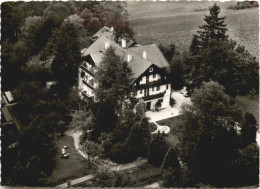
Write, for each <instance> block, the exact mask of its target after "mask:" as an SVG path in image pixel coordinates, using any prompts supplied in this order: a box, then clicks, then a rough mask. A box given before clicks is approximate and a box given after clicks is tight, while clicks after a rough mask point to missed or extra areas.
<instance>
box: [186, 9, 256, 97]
mask: <svg viewBox="0 0 260 189" xmlns="http://www.w3.org/2000/svg"><path fill="white" fill-rule="evenodd" d="M209 12H210V15H209V16H205V18H204V21H205V22H206V24H204V25H202V26H201V27H200V29H201V30H199V31H198V35H194V37H193V40H192V42H191V45H190V49H189V50H190V54H191V56H190V57H189V59H188V61H187V62H188V67H189V68H188V70H189V73H188V79H189V85H188V89H189V90H190V91H189V92H190V93H192V91H193V90H194V89H195V88H196V87H197V88H199V87H200V86H201V84H202V82H203V81H206V82H208V81H210V80H213V81H216V82H218V83H219V84H221V85H223V86H224V87H225V92H226V93H227V94H228V95H230V96H232V97H235V96H236V95H237V94H242V95H245V94H248V93H249V91H250V90H252V89H254V90H256V91H258V89H259V81H258V80H259V79H258V70H259V66H258V62H257V60H256V59H255V58H254V57H252V55H250V53H249V52H248V51H247V50H246V49H245V48H244V47H241V46H239V45H237V44H236V42H235V41H232V40H230V39H228V36H227V35H226V31H227V28H226V25H225V24H224V20H225V17H219V14H220V7H219V6H217V5H216V4H214V5H213V6H212V7H210V8H209Z"/></svg>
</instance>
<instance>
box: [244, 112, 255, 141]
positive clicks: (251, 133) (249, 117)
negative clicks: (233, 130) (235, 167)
mask: <svg viewBox="0 0 260 189" xmlns="http://www.w3.org/2000/svg"><path fill="white" fill-rule="evenodd" d="M257 130H258V125H257V122H256V119H255V116H254V115H253V114H251V113H249V112H246V113H245V117H244V122H243V124H242V129H241V139H242V146H247V145H249V144H252V143H255V142H256V133H257Z"/></svg>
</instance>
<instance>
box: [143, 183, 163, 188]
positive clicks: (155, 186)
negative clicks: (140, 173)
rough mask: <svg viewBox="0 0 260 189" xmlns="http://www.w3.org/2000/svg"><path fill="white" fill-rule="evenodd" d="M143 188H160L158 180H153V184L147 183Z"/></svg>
mask: <svg viewBox="0 0 260 189" xmlns="http://www.w3.org/2000/svg"><path fill="white" fill-rule="evenodd" d="M144 188H160V186H159V182H155V183H153V184H150V185H147V186H145V187H144Z"/></svg>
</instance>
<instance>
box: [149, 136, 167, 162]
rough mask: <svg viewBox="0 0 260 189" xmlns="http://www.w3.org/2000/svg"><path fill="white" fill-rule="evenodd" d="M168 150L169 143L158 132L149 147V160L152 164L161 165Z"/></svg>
mask: <svg viewBox="0 0 260 189" xmlns="http://www.w3.org/2000/svg"><path fill="white" fill-rule="evenodd" d="M167 151H168V145H167V143H166V141H165V139H164V138H163V136H162V135H161V134H160V133H159V132H158V133H157V134H156V135H155V136H154V137H153V139H152V141H151V143H150V145H149V147H148V162H149V163H150V164H152V165H155V166H160V165H161V164H162V162H163V158H164V156H165V154H166V152H167Z"/></svg>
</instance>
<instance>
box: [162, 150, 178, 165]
mask: <svg viewBox="0 0 260 189" xmlns="http://www.w3.org/2000/svg"><path fill="white" fill-rule="evenodd" d="M170 167H171V168H173V169H180V163H179V160H178V156H177V154H176V150H175V149H174V148H173V147H171V148H169V149H168V151H167V153H166V155H165V156H164V159H163V163H162V166H161V168H162V170H167V169H168V168H170Z"/></svg>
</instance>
